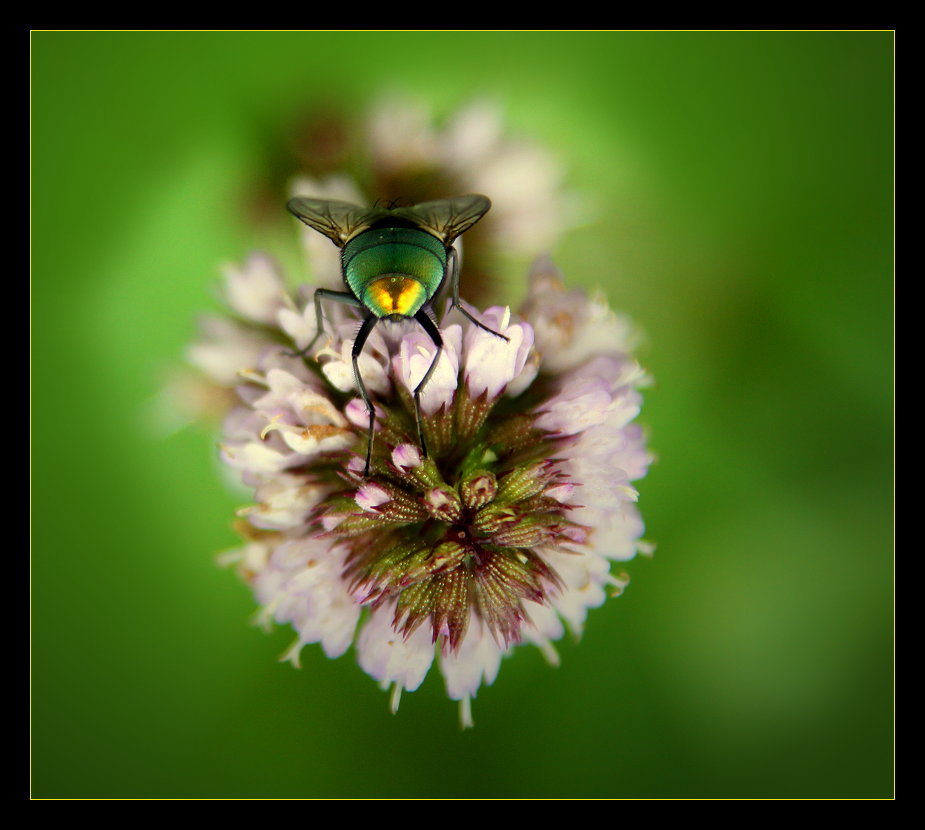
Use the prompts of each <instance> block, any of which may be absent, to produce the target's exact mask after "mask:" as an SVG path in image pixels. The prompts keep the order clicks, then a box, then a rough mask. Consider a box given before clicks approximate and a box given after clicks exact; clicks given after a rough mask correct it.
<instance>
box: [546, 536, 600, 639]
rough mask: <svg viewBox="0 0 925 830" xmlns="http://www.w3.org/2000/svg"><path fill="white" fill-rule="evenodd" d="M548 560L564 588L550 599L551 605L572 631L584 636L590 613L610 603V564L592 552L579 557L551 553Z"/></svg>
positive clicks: (549, 552)
mask: <svg viewBox="0 0 925 830" xmlns="http://www.w3.org/2000/svg"><path fill="white" fill-rule="evenodd" d="M545 556H546V558H547V559H548V561H549V564H550V565H551V566H552V567H554V568H555V570H556V572H557V573H558V574H559V577H560V579H561V580H562V587H561V589H560V590H559V591H558V592H557V593H556V594H554V595H553V596H552V597H551V598H550V604H551V605H552V607H553V608H554V609H555V610H556V612H557V613H558V614H559V615H560V616H561V617H562V618H563V619H564V620H565V621H566V623H568V626H569V628H570V629H571V631H572V632H573V633H575V634H580V633H581V630H582V628H583V626H584V622H585V620H586V619H587V616H588V609H589V608H597V607H598V606H600V605H603V603H604V601H605V600H606V599H607V592H606V590H605V587H604V586H605V585H607V584H608V582H609V574H608V572H607V571H608V568H609V563H608V562H607V560H606V559H604V558H603V557H602V556H598V555H597V554H594V553H591V552H590V551H586V552H584V553H582V554H580V555H577V556H576V555H575V554H568V553H559V552H557V551H548V552H547V553H546V554H545Z"/></svg>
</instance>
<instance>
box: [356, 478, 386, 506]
mask: <svg viewBox="0 0 925 830" xmlns="http://www.w3.org/2000/svg"><path fill="white" fill-rule="evenodd" d="M354 501H356V503H357V506H358V507H359V508H360V509H361V510H364V511H366V512H367V513H376V512H378V511H377V510H376V508H377V507H379V506H380V505H383V504H387V503H388V502H390V501H392V496H391V495H390V494H389V491H388V490H386V489H385V488H384V487H381V486H380V485H378V484H376V483H375V482H374V481H370V482H368V483H366V484H364V485H363V486H362V487H360V489H359V490H357V492H356V496H355V497H354Z"/></svg>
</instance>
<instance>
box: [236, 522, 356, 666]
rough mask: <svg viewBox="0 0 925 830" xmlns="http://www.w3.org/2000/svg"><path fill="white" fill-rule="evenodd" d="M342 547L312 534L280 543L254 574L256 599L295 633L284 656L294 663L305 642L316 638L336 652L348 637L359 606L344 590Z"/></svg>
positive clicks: (332, 653) (328, 651) (346, 643)
mask: <svg viewBox="0 0 925 830" xmlns="http://www.w3.org/2000/svg"><path fill="white" fill-rule="evenodd" d="M343 559H344V551H342V550H338V549H336V548H335V549H331V548H330V547H329V546H328V545H326V544H324V543H322V542H319V541H317V540H305V539H300V540H293V541H291V542H285V543H283V544H282V545H280V546H279V547H278V548H277V549H276V550H275V551H274V553H273V555H272V557H271V558H270V561H269V563H268V565H267V567H266V568H265V569H264V571H263V572H262V573H260V574H258V575H257V577H256V578H255V580H254V589H255V593H256V595H257V599H258V601H259V602H260V603H261V604H263V605H264V606H266V608H267V609H269V610H270V611H271V613H272V615H273V617H274V619H275V620H276V621H277V622H279V623H290V624H291V625H292V626H293V628H295V630H296V631H297V632H298V635H299V639H298V640H297V642H296V644H295V646H294V647H293V648H292V649H291V650H290V652H289V653H288V654H287V655H285V656H284V659H290V660H292V661H293V662H295V663H296V664H298V653H299V651H300V650H301V647H302V646H303V645H305V644H306V643H321V645H322V648H323V649H324V651H325V654H327V655H328V656H329V657H339V656H340V655H341V654H343V653H344V652H345V651H346V650H347V649H348V648H349V647H350V643H351V642H352V640H353V635H354V633H355V630H356V624H357V621H358V619H359V615H360V609H359V608H358V607H357V606H356V604H355V603H354V602H353V600H352V598H351V597H350V595H349V594H348V592H347V590H346V587H345V585H344V582H343V580H342V579H341V572H342V570H343Z"/></svg>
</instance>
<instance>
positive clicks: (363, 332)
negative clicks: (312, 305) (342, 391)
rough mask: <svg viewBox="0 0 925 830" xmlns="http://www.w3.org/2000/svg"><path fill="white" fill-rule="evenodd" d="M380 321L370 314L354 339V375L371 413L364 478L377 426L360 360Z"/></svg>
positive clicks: (371, 453) (369, 413) (370, 458)
mask: <svg viewBox="0 0 925 830" xmlns="http://www.w3.org/2000/svg"><path fill="white" fill-rule="evenodd" d="M318 290H319V291H321V290H323V289H320V288H319V289H318ZM316 296H317V295H316ZM378 322H379V318H378V317H376V316H375V315H373V314H370V315H369V316H368V317H367V318H366V319H365V320H364V321H363V325H362V326H360V330H359V332H357V336H356V340H354V341H353V376H354V378H355V379H356V382H357V388H358V389H359V390H360V397H361V398H362V399H363V403H364V404H366V413H367V414H368V415H369V433H368V437H367V440H366V468H365V469H364V471H363V477H364V478H369V465H370V462H371V460H372V457H373V427H374V426H375V420H376V411H375V410H374V409H373V404H372V401H370V399H369V392H367V391H366V385H365V384H364V383H363V376H362V375H361V374H360V364H359V362H358V361H359V359H360V353H361V352H362V351H363V346H364V345H365V344H366V339H367V338H368V337H369V333H370V332H371V331H372V330H373V326H375V325H376V323H378Z"/></svg>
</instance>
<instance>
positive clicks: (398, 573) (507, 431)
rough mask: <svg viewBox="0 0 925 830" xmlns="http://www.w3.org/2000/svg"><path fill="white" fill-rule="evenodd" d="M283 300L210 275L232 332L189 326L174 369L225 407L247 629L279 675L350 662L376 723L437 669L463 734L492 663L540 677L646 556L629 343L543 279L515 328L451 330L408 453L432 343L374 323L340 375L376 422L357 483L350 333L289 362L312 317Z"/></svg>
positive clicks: (445, 326)
mask: <svg viewBox="0 0 925 830" xmlns="http://www.w3.org/2000/svg"><path fill="white" fill-rule="evenodd" d="M283 285H284V283H283V281H282V277H281V274H280V271H279V268H278V267H277V266H276V265H274V264H273V263H272V261H270V260H269V259H267V258H266V257H252V258H251V259H249V260H247V261H246V262H245V263H244V264H243V265H242V266H241V267H239V268H228V269H226V271H225V296H226V300H227V303H228V305H229V306H230V308H231V309H232V310H233V311H234V312H235V314H236V318H235V319H234V321H231V320H229V319H225V318H213V319H211V320H210V321H207V323H206V324H205V327H204V333H203V339H202V341H201V342H199V343H198V344H196V345H194V346H193V347H192V348H191V349H190V353H189V354H190V358H191V359H192V360H193V362H195V363H196V364H197V365H198V366H199V368H200V369H201V370H202V371H203V372H205V373H207V374H208V375H209V376H210V377H211V378H212V380H213V381H214V382H215V383H217V384H223V385H231V384H233V385H234V387H235V390H236V392H237V404H236V405H235V406H234V407H233V408H232V409H231V410H230V411H229V412H228V413H227V415H226V417H225V421H224V428H223V438H222V441H221V457H222V460H223V461H224V463H225V464H226V465H228V467H230V468H232V469H233V470H234V471H236V472H237V473H238V474H239V475H240V477H241V479H242V481H243V482H244V483H245V484H246V485H247V486H248V487H250V488H252V490H253V493H254V500H253V503H252V504H251V505H249V506H247V507H245V508H243V509H242V510H241V511H239V522H238V527H239V530H240V532H241V534H242V536H243V537H244V540H245V543H244V545H243V546H242V547H241V548H240V549H239V550H237V551H235V552H234V553H233V554H232V555H231V557H230V558H231V559H233V560H234V561H235V562H236V563H237V566H238V569H239V571H240V573H241V575H242V576H243V577H244V578H245V580H246V581H247V582H248V583H249V584H250V585H251V586H252V588H253V591H254V594H255V596H256V599H257V602H258V603H259V605H260V607H261V611H260V614H259V618H260V620H261V621H263V622H265V623H270V622H276V623H278V624H285V625H290V626H292V628H293V629H294V630H295V634H296V637H295V641H294V642H293V644H292V647H291V648H290V649H289V650H288V651H287V653H286V654H285V655H284V657H285V659H288V660H290V661H292V662H293V663H294V664H296V665H298V663H299V655H300V652H301V651H302V649H303V648H304V647H305V646H306V645H309V644H314V643H318V644H320V646H321V648H322V649H323V650H324V652H325V654H327V655H328V656H329V657H337V656H339V655H342V654H344V653H345V652H346V651H347V650H349V649H350V647H351V646H353V647H354V648H355V649H356V652H357V656H358V661H359V664H360V666H361V667H362V669H363V670H364V671H365V672H367V673H368V674H370V675H371V676H372V677H373V678H375V679H376V680H377V681H379V683H380V684H381V685H382V686H383V687H384V688H386V689H391V697H390V700H391V706H392V708H393V710H395V709H397V707H398V703H399V700H400V697H401V694H402V692H403V691H413V690H415V689H417V688H418V686H420V684H421V683H422V682H423V680H424V678H425V676H426V675H427V674H428V672H429V671H430V670H431V668H433V667H434V664H436V666H437V670H438V671H439V673H440V674H441V675H442V676H443V681H444V684H445V686H446V692H447V694H448V696H449V697H450V698H451V699H453V700H456V701H459V706H460V717H461V721H462V723H463V725H464V726H470V725H471V724H472V711H471V700H472V699H473V698H474V697H475V696H476V694H477V692H478V690H479V688H480V687H481V686H482V685H483V684H490V683H492V682H493V681H494V679H495V677H496V676H497V674H498V670H499V668H500V664H501V660H502V658H503V657H505V656H506V655H508V654H509V653H510V652H511V651H512V650H514V649H515V648H516V647H517V646H518V645H520V644H523V643H530V644H533V645H535V646H537V647H539V648H540V649H541V650H542V652H543V654H544V655H545V656H546V657H547V659H548V660H549V661H550V662H552V663H557V662H558V656H557V653H556V650H555V647H554V645H553V644H554V642H555V641H556V640H558V639H560V638H561V637H562V636H563V635H564V634H565V632H566V630H569V631H571V632H572V633H574V634H578V633H580V632H581V630H582V628H583V626H584V625H585V620H586V616H587V613H588V610H589V609H590V608H593V607H596V606H598V605H600V604H601V603H602V602H604V600H605V598H606V596H607V595H608V593H611V594H614V593H619V592H620V591H621V590H622V588H623V587H624V586H625V585H626V583H627V579H628V578H627V576H626V575H625V573H623V572H622V571H621V570H612V569H613V568H614V564H613V563H615V562H620V561H623V560H626V559H629V558H631V557H632V556H634V554H635V553H636V552H637V551H640V550H645V544H644V543H643V542H642V541H641V538H640V537H641V534H642V530H643V527H642V522H641V519H640V517H639V513H638V510H637V504H636V502H637V498H638V494H637V492H636V490H635V489H634V487H633V482H634V481H636V480H637V479H639V478H640V477H642V476H643V475H644V474H645V472H646V470H647V467H648V465H649V462H650V456H649V453H648V451H647V449H646V445H645V439H644V435H643V432H642V430H641V429H640V428H639V427H638V425H636V423H635V418H636V415H637V414H638V412H639V407H640V403H641V398H640V388H641V387H642V386H643V385H644V382H645V379H646V376H645V374H644V373H643V372H642V371H641V369H640V368H639V366H638V364H637V363H636V361H635V359H634V358H633V357H632V354H631V345H632V344H631V329H630V327H629V326H628V325H627V324H626V323H625V322H624V321H622V320H621V319H620V318H618V317H616V316H615V315H614V314H613V313H612V312H610V311H609V309H608V308H607V307H606V305H605V304H604V303H603V302H602V301H600V300H591V299H589V298H588V297H587V296H585V295H584V293H583V292H580V291H566V289H565V288H564V286H563V283H562V280H561V277H560V275H559V274H558V272H557V271H556V270H555V269H554V268H553V267H552V265H551V264H550V263H549V262H548V261H547V260H542V261H540V262H538V263H537V264H536V265H535V266H534V269H533V271H532V274H531V278H530V288H529V291H528V295H527V299H526V301H525V303H524V305H523V307H522V308H521V309H520V311H519V312H518V313H514V312H512V311H511V310H510V309H508V308H503V307H498V306H496V307H492V308H488V309H487V310H485V311H484V312H482V313H481V314H480V320H481V322H482V323H483V325H485V326H487V327H488V328H490V329H492V330H494V331H497V332H498V333H501V334H503V335H504V338H506V339H502V338H500V337H497V336H496V335H493V334H492V333H491V332H488V331H486V330H485V329H483V328H480V327H479V326H477V325H474V324H473V323H472V322H471V321H470V320H468V319H466V318H465V317H464V316H463V315H461V314H459V313H458V312H455V311H451V312H450V313H449V314H448V315H447V317H446V318H445V319H443V320H442V322H441V332H442V336H443V341H444V350H443V353H442V355H441V356H440V359H439V362H438V364H437V368H436V369H435V371H434V372H433V374H432V376H431V379H430V381H429V383H428V384H427V386H426V387H425V389H424V390H423V393H422V395H421V413H422V429H423V434H424V437H425V439H426V441H425V445H426V447H427V451H426V454H425V452H424V451H423V449H422V447H421V446H419V444H418V441H417V427H416V422H415V416H414V408H413V403H412V391H413V390H414V388H415V386H416V384H417V383H418V382H419V381H420V378H421V377H422V376H423V373H424V372H425V371H426V370H427V367H428V366H429V365H430V362H431V360H432V357H433V353H434V349H435V347H434V344H433V343H432V342H431V341H430V339H429V338H428V337H427V336H426V335H425V334H424V333H423V332H422V331H421V330H420V328H419V327H417V326H416V325H415V324H414V323H413V322H411V321H409V322H403V323H391V322H385V323H383V324H382V325H380V326H377V328H376V329H375V330H374V333H373V336H372V337H370V339H369V340H368V341H367V345H366V349H365V350H364V357H365V358H366V359H365V360H364V361H362V362H361V363H360V369H361V372H362V374H363V378H364V381H365V383H366V385H367V388H368V389H369V390H370V394H371V396H372V398H373V402H374V405H375V437H374V445H373V446H374V451H373V455H372V463H371V468H370V471H369V475H368V476H366V475H364V472H365V471H364V467H365V464H364V453H365V446H366V428H367V426H368V417H367V414H366V408H365V406H364V405H363V403H362V401H361V400H360V399H359V398H358V397H357V388H356V383H355V378H354V377H353V374H352V368H351V366H350V356H351V347H352V342H353V339H354V337H355V336H356V332H357V321H356V320H355V319H351V317H350V314H351V310H345V311H341V310H340V309H336V310H335V311H334V314H333V316H332V319H330V320H329V321H328V322H327V324H326V332H325V334H326V337H324V338H319V340H318V343H317V346H316V347H315V348H314V350H313V353H312V354H300V352H299V350H300V349H303V348H304V347H305V345H306V344H307V343H309V342H311V341H313V340H314V338H315V334H316V331H315V327H316V324H315V320H314V313H313V309H311V308H308V309H306V308H305V307H304V305H308V306H309V307H310V306H312V303H311V301H308V302H307V303H305V304H304V305H300V302H299V301H297V300H295V299H293V298H292V297H290V295H289V294H288V293H287V291H286V290H285V289H284V287H283ZM232 367H234V368H232Z"/></svg>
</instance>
